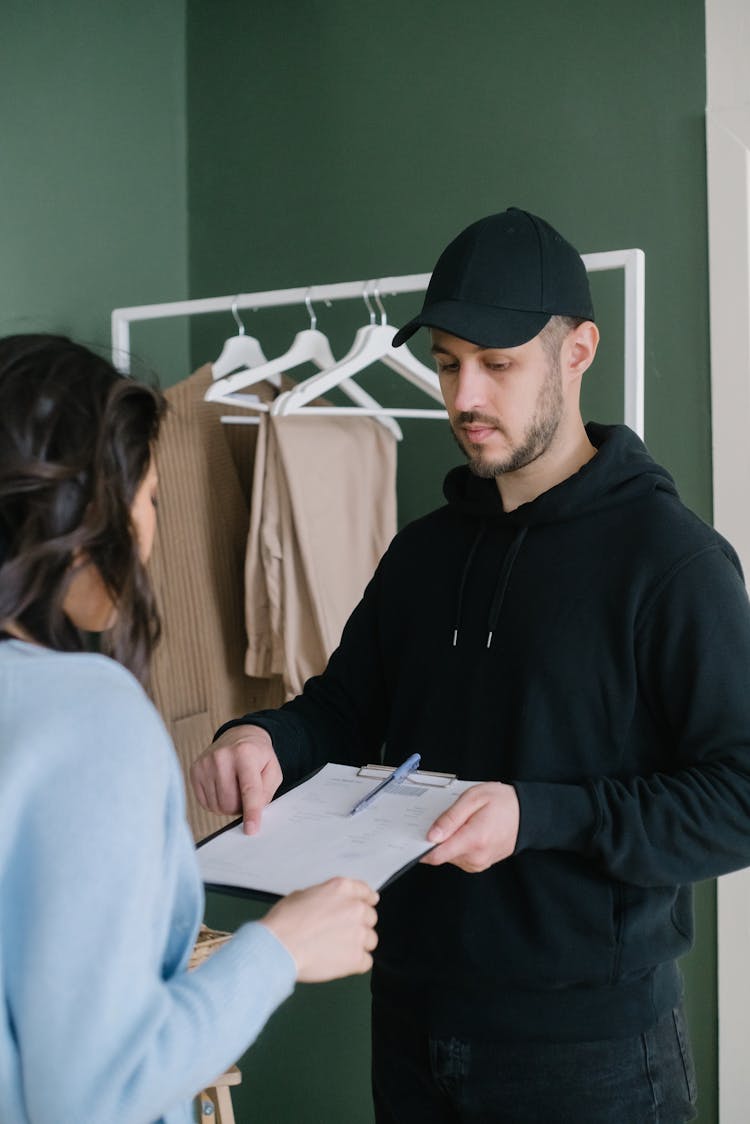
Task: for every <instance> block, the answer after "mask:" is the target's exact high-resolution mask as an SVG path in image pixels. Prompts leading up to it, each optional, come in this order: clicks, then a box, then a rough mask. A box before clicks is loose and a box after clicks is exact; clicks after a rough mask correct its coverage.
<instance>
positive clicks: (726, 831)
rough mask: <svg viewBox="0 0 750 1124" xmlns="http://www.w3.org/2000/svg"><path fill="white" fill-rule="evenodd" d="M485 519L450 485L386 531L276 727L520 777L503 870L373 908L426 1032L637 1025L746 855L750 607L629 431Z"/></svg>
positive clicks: (477, 491) (598, 437)
mask: <svg viewBox="0 0 750 1124" xmlns="http://www.w3.org/2000/svg"><path fill="white" fill-rule="evenodd" d="M587 430H588V434H589V438H590V440H591V441H592V443H593V444H594V445H595V446H596V447H597V450H598V451H597V454H596V456H595V457H593V459H592V460H591V461H589V462H588V463H587V464H586V465H584V466H583V467H582V468H581V469H580V470H579V471H578V472H577V473H575V475H573V476H572V477H570V478H569V479H567V480H565V481H563V482H562V483H561V484H558V485H557V486H556V487H554V488H551V489H550V490H549V491H548V492H545V493H543V494H542V495H540V496H539V497H538V498H537V499H535V500H533V501H532V502H531V503H527V504H524V505H522V506H521V507H519V508H517V509H516V510H515V511H512V512H507V513H506V512H505V511H504V510H503V507H502V503H501V500H500V495H499V492H498V489H497V486H496V484H495V481H494V480H482V479H479V478H477V477H476V476H474V475H473V474H472V473H471V472H470V471H469V470H468V468H465V467H461V468H457V469H454V470H453V471H451V472H450V473H449V474H448V477H447V478H446V481H445V496H446V499H447V501H448V503H447V505H446V506H444V507H442V508H440V509H438V510H437V511H435V512H433V513H431V514H430V515H427V516H425V517H424V518H422V519H419V520H417V521H416V522H414V523H412V524H410V525H409V526H408V527H406V528H405V529H404V530H403V531H402V532H400V533H399V534H398V535H397V536H396V538H395V539H394V541H393V543H392V544H391V546H390V548H389V550H388V551H387V553H386V554H385V556H384V558H383V559H382V561H381V563H380V565H379V567H378V569H377V571H376V573H375V575H374V577H373V579H372V581H371V582H370V584H369V585H368V587H367V590H366V591H365V594H364V597H363V599H362V601H361V602H360V604H359V606H358V607H357V608H356V610H355V611H354V613H353V614H352V617H351V618H350V620H349V622H348V624H347V626H346V629H345V630H344V633H343V637H342V640H341V644H340V646H339V648H338V649H337V651H336V652H335V653H334V655H333V656H332V657H331V660H330V663H329V665H328V668H327V670H326V672H325V673H324V674H323V675H321V676H319V677H317V678H314V679H311V680H310V681H309V682H308V684H307V685H306V687H305V690H304V692H303V694H302V695H301V696H299V698H297V699H295V700H293V701H292V702H290V703H288V704H286V705H285V706H284V707H282V708H281V709H280V710H278V711H263V712H260V713H256V714H253V715H247V716H245V717H244V718H243V719H240V720H238V721H242V722H248V721H249V722H254V723H256V724H258V725H262V726H264V727H265V728H266V729H267V730H268V731H269V732H270V733H271V735H272V738H273V742H274V747H275V749H276V752H277V754H278V756H279V760H280V762H281V765H282V768H283V770H284V774H285V779H286V780H293V779H297V778H299V777H300V776H302V775H304V774H305V773H307V772H309V771H310V770H312V769H313V768H315V767H317V766H318V765H320V764H322V763H323V762H325V761H339V762H351V763H357V764H360V763H363V762H367V761H373V760H378V758H379V753H380V750H381V746H383V745H385V751H384V752H385V761H387V762H389V763H393V764H396V763H398V762H400V761H402V760H403V759H404V758H406V757H407V756H408V755H409V754H410V753H412V752H414V751H418V752H419V753H421V755H422V767H423V768H425V769H433V770H440V771H449V772H456V773H458V775H459V776H460V777H463V778H466V779H470V780H501V781H506V782H510V783H512V784H514V785H515V787H516V791H517V793H518V797H519V802H520V811H521V821H520V832H519V837H518V842H517V846H516V851H515V853H514V855H513V856H512V857H511V858H509V859H507V860H506V861H504V862H501V863H497V864H495V866H493V867H491V868H490V869H489V870H487V871H485V872H484V873H481V874H466V873H464V872H462V871H460V870H458V869H457V868H456V867H453V866H449V865H448V866H444V867H440V868H432V867H426V866H417V867H415V868H413V869H412V870H410V871H408V872H407V873H406V874H405V875H403V876H402V877H401V878H400V879H398V880H397V881H396V882H395V883H393V884H392V885H391V886H389V887H388V888H387V889H386V890H385V891H384V892H383V895H382V900H381V904H380V907H379V913H380V922H379V933H380V944H379V948H378V952H377V955H376V968H375V972H374V976H373V986H374V990H375V991H376V994H378V995H380V996H381V997H383V998H385V999H386V1000H387V1001H389V1002H391V1003H395V1004H397V1005H398V1006H400V1007H401V1008H402V1009H408V1010H409V1011H410V1012H411V1014H412V1017H414V1018H415V1019H417V1020H418V1021H421V1022H423V1023H424V1024H425V1025H426V1026H429V1027H430V1028H431V1029H432V1030H433V1031H434V1032H436V1033H441V1032H442V1033H448V1034H466V1035H468V1036H471V1035H485V1036H488V1037H495V1038H502V1037H505V1036H509V1037H515V1038H524V1037H526V1038H547V1039H551V1040H559V1039H589V1038H599V1037H613V1036H617V1035H625V1034H631V1033H638V1032H639V1031H641V1030H643V1029H645V1028H646V1027H647V1026H648V1025H650V1024H651V1023H652V1022H653V1021H654V1020H655V1019H656V1018H657V1017H658V1016H659V1015H660V1014H662V1013H663V1012H664V1011H665V1010H668V1009H669V1008H670V1007H671V1006H674V1005H675V1003H676V1002H677V1001H678V999H679V996H680V987H681V985H680V978H679V973H678V970H677V967H676V964H675V960H676V958H677V957H679V956H681V955H682V954H683V953H685V952H686V951H687V949H688V948H689V947H690V944H691V941H692V929H693V921H692V891H691V888H690V884H691V883H693V882H695V881H697V880H700V879H704V878H710V877H713V876H715V875H718V874H721V873H724V872H726V871H730V870H734V869H737V868H739V867H742V866H744V865H747V864H749V863H750V609H749V608H748V600H747V596H746V593H745V588H744V585H743V581H742V574H741V570H740V565H739V562H738V559H737V557H736V555H735V553H734V551H733V550H732V548H731V546H730V545H729V544H728V543H727V542H726V541H725V540H724V539H722V538H721V536H719V535H718V534H717V533H716V532H715V531H714V530H712V529H711V528H710V527H709V526H708V525H706V524H705V523H703V522H702V521H701V520H700V519H698V518H697V517H696V516H695V515H694V514H692V513H691V512H690V511H689V510H688V509H687V508H685V507H684V505H683V504H682V503H681V502H680V500H679V498H678V496H677V492H676V489H675V486H674V483H673V481H672V479H671V477H670V476H669V474H668V473H667V472H666V471H665V470H664V469H663V468H661V467H659V465H657V464H656V463H655V462H654V461H653V460H652V459H651V457H650V456H649V454H648V452H647V450H646V449H645V447H644V446H643V444H642V443H641V442H640V441H639V440H638V438H637V437H636V436H635V435H634V434H633V433H632V432H631V431H630V430H629V429H627V428H626V427H624V426H614V427H604V426H598V425H594V424H591V425H589V426H588V427H587Z"/></svg>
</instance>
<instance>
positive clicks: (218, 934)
mask: <svg viewBox="0 0 750 1124" xmlns="http://www.w3.org/2000/svg"><path fill="white" fill-rule="evenodd" d="M231 936H232V934H231V933H224V932H222V930H221V929H209V927H208V925H201V927H200V930H199V932H198V937H197V939H196V942H195V947H194V949H193V951H192V953H191V955H190V960H189V962H188V968H189V969H192V968H197V967H198V965H199V964H202V963H203V961H204V960H207V959H208V958H209V956H210V955H211V953H212V952H216V949H217V948H221V946H222V945H223V944H226V942H227V941H228V940H229V939H230V937H231Z"/></svg>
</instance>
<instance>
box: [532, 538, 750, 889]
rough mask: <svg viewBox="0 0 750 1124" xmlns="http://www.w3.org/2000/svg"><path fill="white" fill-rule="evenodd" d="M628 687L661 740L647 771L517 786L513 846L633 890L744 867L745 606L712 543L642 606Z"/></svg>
mask: <svg viewBox="0 0 750 1124" xmlns="http://www.w3.org/2000/svg"><path fill="white" fill-rule="evenodd" d="M635 643H636V659H637V663H638V674H639V680H640V689H641V691H642V695H643V698H644V699H645V702H646V705H647V707H648V709H649V711H650V714H651V717H652V720H653V722H654V724H655V726H656V727H657V729H659V730H660V732H661V740H662V743H663V747H664V753H663V760H664V761H667V762H669V764H668V766H667V767H662V768H660V769H658V770H655V771H653V772H645V771H642V772H641V773H640V774H639V775H632V776H624V777H621V778H615V777H606V776H602V777H593V778H590V779H589V780H588V782H587V783H584V784H581V785H576V784H547V783H532V782H530V783H526V782H523V783H519V784H518V785H517V791H518V795H519V801H520V806H521V829H520V833H519V840H518V846H517V850H527V849H532V850H539V849H559V850H568V851H576V852H579V853H583V854H585V855H587V856H589V857H591V858H593V859H594V860H595V861H596V862H597V864H598V865H600V867H602V868H603V869H604V870H605V871H606V872H607V873H608V874H610V875H612V876H614V877H616V878H618V879H620V880H622V881H624V882H629V883H632V884H635V885H639V886H646V887H647V886H666V885H680V884H685V883H689V882H696V881H699V880H701V879H704V878H712V877H716V876H718V875H720V874H725V873H728V872H729V871H732V870H737V869H739V868H740V867H743V866H747V865H748V864H750V605H749V604H748V597H747V593H746V591H745V587H744V585H743V582H742V577H741V574H740V572H739V564H738V563H736V562H735V560H734V559H732V558H731V557H729V556H728V554H727V553H726V552H725V551H724V550H723V549H722V548H721V547H720V546H714V547H711V548H709V549H706V550H703V551H702V552H700V553H698V554H696V555H694V556H692V557H691V558H690V559H688V560H686V561H682V562H680V563H679V564H678V565H676V566H675V567H674V568H673V570H672V571H671V572H670V573H669V574H668V575H667V576H666V577H665V578H664V580H663V581H662V583H661V584H660V586H659V588H658V589H657V590H656V591H655V592H654V594H653V595H652V597H651V599H650V601H649V602H648V603H647V604H646V605H645V606H644V607H643V610H642V612H641V616H640V623H639V626H638V629H637V632H636V637H635Z"/></svg>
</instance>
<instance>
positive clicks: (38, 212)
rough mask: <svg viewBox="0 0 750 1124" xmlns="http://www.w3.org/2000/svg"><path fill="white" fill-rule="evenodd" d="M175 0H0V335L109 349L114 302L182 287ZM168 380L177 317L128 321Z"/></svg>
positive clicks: (181, 43) (177, 367) (179, 50)
mask: <svg viewBox="0 0 750 1124" xmlns="http://www.w3.org/2000/svg"><path fill="white" fill-rule="evenodd" d="M187 238H188V231H187V181H186V118H185V4H184V0H160V2H159V3H158V4H156V3H154V2H153V0H75V2H74V3H68V4H59V3H55V2H54V0H31V2H29V0H3V4H2V12H1V13H0V333H2V334H4V335H5V334H7V333H9V332H28V331H56V332H64V333H67V334H71V335H74V336H75V337H76V338H77V339H80V340H82V341H84V342H87V343H90V344H92V345H93V346H95V347H98V348H103V349H107V350H108V349H109V346H110V328H109V316H110V313H111V311H112V309H113V308H117V307H123V306H128V305H133V304H147V303H151V302H155V301H163V300H175V299H179V298H180V297H183V296H186V295H187ZM133 346H134V349H135V352H136V359H137V360H138V359H139V360H140V363H139V364H138V365H139V368H140V369H141V370H143V368H144V367H145V368H151V369H154V370H157V371H160V372H164V373H165V374H166V376H167V377H168V378H170V380H171V379H174V378H177V377H179V376H180V374H181V373H182V372H184V370H185V367H186V364H187V355H188V352H187V328H186V325H185V324H184V323H170V324H161V325H157V326H153V327H152V326H149V327H147V328H143V329H139V331H138V332H136V333H134V336H133Z"/></svg>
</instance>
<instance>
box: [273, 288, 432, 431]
mask: <svg viewBox="0 0 750 1124" xmlns="http://www.w3.org/2000/svg"><path fill="white" fill-rule="evenodd" d="M363 296H364V300H365V303H366V305H367V307H368V309H369V312H370V323H369V324H366V325H364V327H362V328H359V329H358V331H357V334H356V336H355V337H354V342H353V344H352V346H351V348H350V349H349V351H348V352H347V354H346V355H345V356H344V357H343V359H340V360H339V361H338V363H334V365H333V366H331V367H328V368H327V369H326V370H324V371H321V372H320V373H319V374H317V375H312V376H311V377H310V378H308V379H305V380H304V381H303V382H301V383H299V384H298V385H297V386H295V387H292V389H291V390H287V391H285V393H283V394H280V395H279V397H278V398H276V399H275V400H274V402H273V404H272V405H271V413H273V414H290V413H297V412H298V411H302V410H305V411H310V412H311V413H312V412H315V413H321V412H323V411H325V412H326V413H331V412H336V413H367V414H372V415H373V416H379V417H381V418H387V417H391V418H393V417H433V418H438V417H439V418H445V417H447V414H446V412H445V410H427V409H401V408H394V409H390V408H385V407H382V406H377V407H375V408H373V407H369V406H364V405H363V406H362V408H360V409H356V410H355V409H353V408H351V407H327V406H323V407H316V406H308V405H307V404H308V402H310V401H311V400H312V399H313V398H317V397H318V396H320V395H321V394H325V393H326V391H328V390H331V389H332V388H333V387H334V386H342V384H344V383H347V382H349V380H350V379H351V377H352V376H353V375H356V374H358V373H359V372H360V371H362V370H364V369H365V368H366V367H369V366H371V365H372V364H373V363H377V362H381V363H385V365H386V366H388V367H390V368H391V369H392V370H394V371H396V372H397V373H398V374H400V375H402V376H403V378H405V379H407V380H408V381H409V382H411V383H413V384H414V385H415V386H417V387H419V389H420V390H423V391H424V392H425V393H426V394H428V395H429V396H430V397H431V398H433V399H435V400H437V401H438V402H442V400H443V399H442V395H441V393H440V382H439V380H438V377H437V375H436V374H435V372H434V371H431V370H430V368H429V367H426V366H425V365H424V363H421V362H420V361H419V360H418V359H417V357H416V356H415V355H413V354H412V353H411V352H410V351H409V350H408V348H406V347H400V348H395V347H394V346H393V336H394V334H395V332H396V329H395V328H394V327H393V326H392V325H391V324H389V323H388V319H387V316H386V312H385V308H384V307H383V303H382V301H381V300H380V291H379V288H378V285H377V284H376V285H375V287H374V290H373V296H374V297H375V300H376V302H377V305H378V308H379V310H380V317H381V318H380V323H379V324H378V323H376V318H375V313H374V311H373V308H372V305H371V304H370V301H369V299H368V291H367V287H366V288H365V292H364V294H363ZM357 389H358V390H360V391H361V388H359V387H358V388H357ZM361 393H364V392H361Z"/></svg>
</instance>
